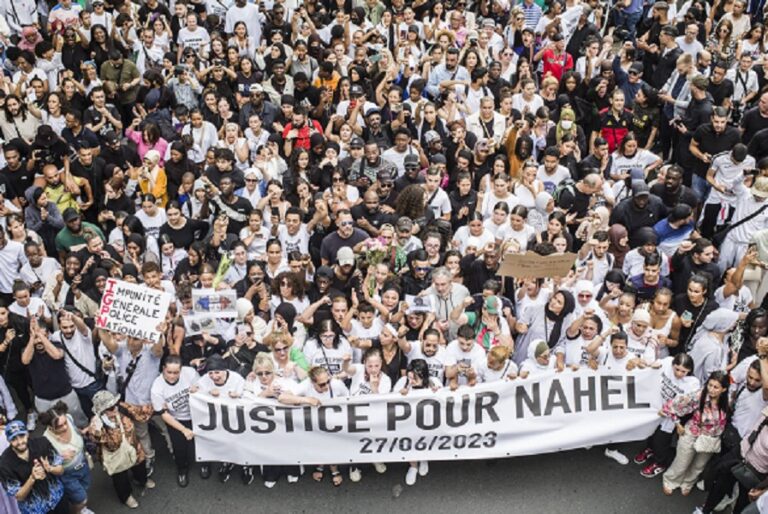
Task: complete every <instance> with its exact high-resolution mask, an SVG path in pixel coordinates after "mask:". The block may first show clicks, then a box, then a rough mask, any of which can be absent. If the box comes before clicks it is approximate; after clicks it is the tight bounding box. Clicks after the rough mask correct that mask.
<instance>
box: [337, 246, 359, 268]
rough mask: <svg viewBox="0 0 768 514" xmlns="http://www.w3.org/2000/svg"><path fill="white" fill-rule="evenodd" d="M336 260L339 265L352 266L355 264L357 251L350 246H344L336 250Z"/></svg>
mask: <svg viewBox="0 0 768 514" xmlns="http://www.w3.org/2000/svg"><path fill="white" fill-rule="evenodd" d="M336 261H337V262H338V263H339V266H351V265H353V264H355V252H353V251H352V248H350V247H349V246H342V247H341V248H339V251H338V252H336Z"/></svg>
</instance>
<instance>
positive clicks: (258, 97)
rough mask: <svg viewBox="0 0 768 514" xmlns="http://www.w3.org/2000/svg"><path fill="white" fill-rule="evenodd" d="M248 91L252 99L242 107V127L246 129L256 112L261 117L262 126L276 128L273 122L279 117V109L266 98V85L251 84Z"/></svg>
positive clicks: (239, 119) (240, 121)
mask: <svg viewBox="0 0 768 514" xmlns="http://www.w3.org/2000/svg"><path fill="white" fill-rule="evenodd" d="M248 92H249V93H250V101H249V102H248V103H247V104H245V105H244V106H242V108H241V109H240V117H239V118H238V122H239V123H240V128H242V129H243V130H246V129H247V128H248V120H249V119H250V118H251V116H253V115H254V114H255V115H258V117H259V118H261V124H262V126H264V127H267V128H269V129H270V131H272V130H274V127H273V126H272V124H273V123H274V122H275V120H276V119H277V114H278V109H277V107H276V106H275V104H273V103H272V102H270V101H269V99H266V95H265V94H264V86H262V85H261V84H251V87H250V88H249V90H248Z"/></svg>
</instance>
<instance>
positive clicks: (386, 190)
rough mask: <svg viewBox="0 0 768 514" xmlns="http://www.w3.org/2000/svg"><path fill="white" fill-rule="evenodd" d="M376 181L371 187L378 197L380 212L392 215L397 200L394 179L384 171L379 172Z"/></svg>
mask: <svg viewBox="0 0 768 514" xmlns="http://www.w3.org/2000/svg"><path fill="white" fill-rule="evenodd" d="M377 179H378V180H376V183H375V184H374V185H373V187H374V191H376V194H377V195H378V197H379V205H380V207H379V208H380V210H381V212H384V213H386V214H394V212H395V201H396V200H397V192H396V191H395V180H394V177H393V176H392V174H391V173H390V172H388V171H386V170H385V171H381V172H379V175H378V177H377ZM395 221H397V220H395Z"/></svg>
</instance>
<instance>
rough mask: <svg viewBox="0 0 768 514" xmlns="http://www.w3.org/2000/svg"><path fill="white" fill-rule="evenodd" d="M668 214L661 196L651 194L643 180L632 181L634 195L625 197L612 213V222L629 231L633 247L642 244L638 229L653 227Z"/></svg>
mask: <svg viewBox="0 0 768 514" xmlns="http://www.w3.org/2000/svg"><path fill="white" fill-rule="evenodd" d="M666 215H667V208H666V207H664V204H663V203H661V200H660V199H659V197H657V196H654V195H652V194H651V190H650V188H649V187H648V184H646V183H645V182H644V181H642V180H635V181H633V182H632V196H631V197H630V198H625V199H624V200H622V201H621V202H620V203H619V205H617V206H616V208H615V209H614V210H613V212H612V213H611V218H610V224H611V225H614V224H616V223H619V224H621V225H624V227H626V229H627V232H629V246H630V247H632V248H635V247H637V246H638V245H640V244H641V240H640V238H639V237H640V236H639V235H638V232H640V231H639V230H638V229H640V228H642V227H653V226H654V225H655V224H656V223H658V222H659V221H661V220H662V219H663V218H664V217H666Z"/></svg>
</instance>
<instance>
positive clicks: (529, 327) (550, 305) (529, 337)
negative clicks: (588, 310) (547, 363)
mask: <svg viewBox="0 0 768 514" xmlns="http://www.w3.org/2000/svg"><path fill="white" fill-rule="evenodd" d="M575 307H576V302H575V300H574V299H573V295H572V294H571V293H569V292H568V291H557V292H556V293H554V294H553V295H552V297H551V298H550V299H549V301H548V302H547V304H546V305H540V304H533V305H530V306H528V307H527V308H526V309H524V310H523V312H522V313H520V314H519V318H518V321H517V324H516V325H515V329H516V330H517V333H518V334H520V335H519V336H518V339H517V342H516V344H515V353H514V354H513V358H514V360H515V364H517V365H518V366H519V365H520V364H522V363H523V361H524V360H525V359H526V358H529V357H530V355H529V353H530V352H529V351H528V348H529V346H530V345H531V342H532V341H538V340H544V341H545V342H546V343H547V345H548V346H549V348H554V347H555V346H557V345H558V344H559V343H560V342H561V340H562V339H564V338H565V337H566V331H567V330H568V327H570V326H571V324H572V323H573V315H572V313H573V311H574V309H575Z"/></svg>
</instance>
